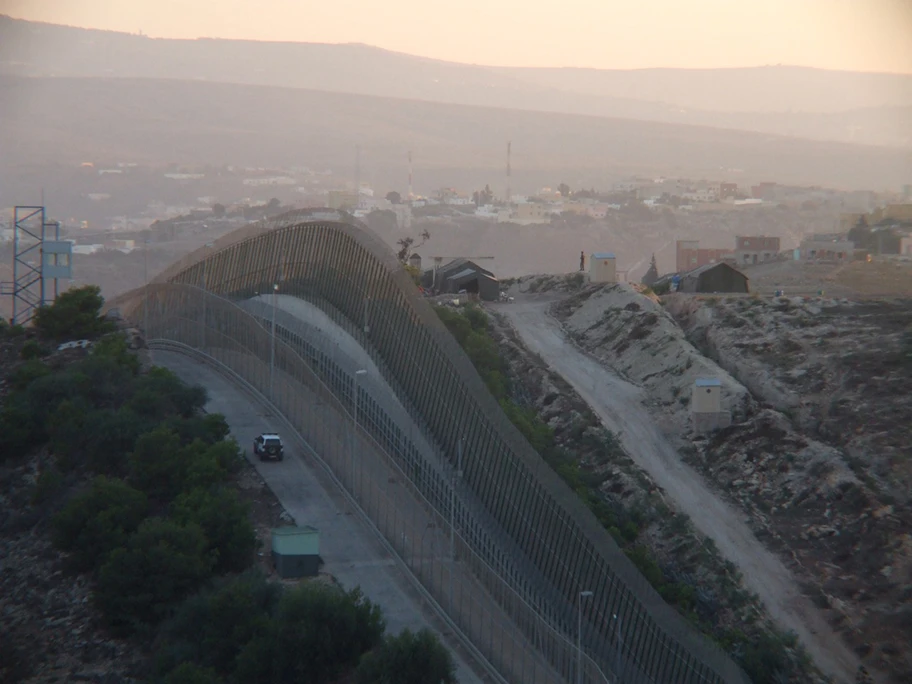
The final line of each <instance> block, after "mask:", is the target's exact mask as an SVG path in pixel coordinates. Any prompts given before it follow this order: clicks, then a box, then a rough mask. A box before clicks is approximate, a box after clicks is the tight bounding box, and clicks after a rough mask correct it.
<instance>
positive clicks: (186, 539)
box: [95, 518, 216, 634]
mask: <svg viewBox="0 0 912 684" xmlns="http://www.w3.org/2000/svg"><path fill="white" fill-rule="evenodd" d="M208 547H209V543H208V540H207V539H206V535H205V534H204V533H203V530H202V529H201V528H200V526H199V525H197V524H195V523H190V524H187V525H180V524H178V523H176V522H173V521H171V520H165V519H163V518H149V519H148V520H145V521H144V522H143V523H142V524H141V525H140V526H139V528H138V529H137V530H136V532H134V533H133V535H132V536H131V537H130V539H129V542H128V544H127V546H126V547H125V548H118V549H115V550H114V551H112V552H111V554H110V555H109V556H108V559H107V561H106V562H105V564H104V565H102V566H101V569H100V570H99V572H98V580H97V585H96V589H95V601H96V603H97V604H98V607H99V608H100V609H101V611H102V612H103V613H104V615H105V618H106V619H107V621H108V624H109V626H110V627H111V629H112V630H114V631H115V632H116V633H118V634H130V633H135V632H138V631H144V630H146V629H148V628H149V627H150V626H154V625H156V624H157V623H159V622H160V621H161V620H162V619H163V618H165V617H166V616H167V615H168V614H169V613H170V612H171V610H172V609H173V607H174V605H175V604H176V603H177V602H178V601H180V600H182V599H184V598H186V597H187V596H189V595H190V594H191V593H192V592H193V591H195V590H196V589H198V588H199V587H200V585H201V584H202V583H203V582H204V581H205V580H206V579H208V578H209V576H210V574H211V572H212V567H213V566H214V565H215V560H216V559H215V557H214V554H213V553H212V552H211V551H210V550H209V548H208Z"/></svg>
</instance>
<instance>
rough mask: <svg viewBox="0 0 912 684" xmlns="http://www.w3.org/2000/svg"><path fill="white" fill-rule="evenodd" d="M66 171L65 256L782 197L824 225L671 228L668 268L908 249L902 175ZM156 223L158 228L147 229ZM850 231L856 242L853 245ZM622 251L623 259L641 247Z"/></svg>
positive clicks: (775, 203) (725, 205)
mask: <svg viewBox="0 0 912 684" xmlns="http://www.w3.org/2000/svg"><path fill="white" fill-rule="evenodd" d="M70 180H71V183H70V185H71V186H73V187H75V188H77V189H80V190H82V191H81V192H76V193H73V192H72V191H70V192H68V193H67V195H68V196H66V197H63V198H61V197H55V196H51V197H49V202H48V204H49V211H50V212H51V213H52V214H54V215H55V218H56V219H57V220H60V221H61V223H62V224H63V233H64V236H65V237H66V238H67V239H70V240H72V241H73V243H74V247H73V251H74V254H92V253H96V252H100V251H103V250H119V251H122V252H129V251H130V250H132V249H135V248H136V247H137V244H138V242H137V240H138V236H134V235H132V234H134V233H137V232H139V231H145V230H151V231H152V232H151V233H150V234H148V235H147V239H149V240H151V241H153V242H158V241H161V240H163V239H168V237H169V235H171V234H172V233H173V232H174V231H175V228H176V227H177V228H178V229H179V227H180V225H181V224H182V223H188V222H189V223H193V224H195V225H197V228H200V229H203V230H205V229H207V228H208V225H207V224H206V221H207V220H211V221H212V222H213V223H214V224H219V225H220V226H221V227H222V228H223V229H230V228H232V227H236V226H237V225H242V224H244V223H245V222H248V221H253V220H259V219H262V218H263V217H264V216H265V215H267V214H270V213H274V212H275V210H276V209H278V208H279V207H281V208H282V209H283V210H288V209H290V208H325V209H331V210H337V211H345V212H347V213H349V214H351V215H353V216H354V217H356V218H359V219H362V220H365V221H368V222H369V223H373V222H374V221H371V220H370V219H372V218H373V219H377V218H382V219H385V221H384V222H385V223H389V222H390V221H394V222H395V226H396V228H398V229H399V230H406V231H407V230H409V229H410V228H411V227H412V225H413V223H414V222H416V221H418V220H420V221H422V222H425V223H430V224H433V223H434V222H435V221H437V222H440V221H451V220H453V219H454V218H455V219H458V218H472V219H475V220H479V221H483V222H486V223H497V224H514V225H518V226H528V225H536V224H550V223H552V222H553V221H555V220H559V219H560V218H561V217H564V218H567V219H569V220H571V221H572V220H574V219H575V220H577V221H582V222H584V223H586V222H599V221H604V220H605V219H606V218H607V217H609V215H611V214H612V213H629V212H631V211H639V212H653V213H660V214H671V215H681V214H688V213H709V212H720V211H731V210H737V209H748V208H749V209H757V208H764V207H765V208H779V207H790V208H794V209H797V210H808V209H813V210H817V211H818V212H819V211H824V212H827V213H829V214H832V216H833V219H832V227H831V229H830V230H829V231H828V232H825V233H822V234H809V235H806V236H804V238H803V239H802V240H801V241H800V244H792V245H787V244H784V243H783V241H781V240H780V239H779V238H777V237H766V236H757V237H755V238H743V239H742V238H740V237H739V238H738V239H737V241H736V243H735V244H709V243H704V242H703V241H699V240H694V239H687V238H688V236H686V235H681V236H679V237H680V238H681V239H680V240H678V241H677V246H676V253H675V270H677V271H685V270H688V269H690V268H696V267H699V266H703V265H706V264H709V263H714V262H716V261H725V260H727V261H731V262H732V263H736V264H742V265H743V264H747V263H756V262H757V261H763V260H767V259H770V258H773V257H774V256H775V257H777V258H778V255H779V254H780V252H782V251H783V250H784V249H791V250H795V251H794V254H795V257H796V258H802V259H808V258H826V259H833V260H836V261H839V260H845V259H851V258H852V257H853V253H854V250H855V248H856V247H859V248H865V249H872V250H873V251H874V252H875V253H878V254H879V253H884V254H901V255H910V254H912V185H906V186H904V187H903V188H902V190H901V191H900V192H895V193H887V192H872V191H852V192H844V191H839V190H833V189H827V188H822V187H793V186H787V185H781V184H778V183H776V182H772V181H768V182H760V183H757V184H753V185H745V186H741V185H739V184H738V183H735V182H732V181H727V180H694V179H686V178H664V177H659V178H644V177H631V178H626V179H621V180H618V181H617V182H615V183H614V184H613V185H612V187H610V188H607V189H595V188H590V189H586V188H571V187H570V186H569V185H567V184H565V183H559V184H556V185H555V186H554V187H543V188H540V189H538V190H537V191H535V192H532V193H529V194H520V193H514V192H512V191H511V190H510V187H509V181H510V179H509V178H507V179H506V181H504V180H502V181H501V184H500V185H501V187H500V188H498V189H497V190H495V189H492V187H491V186H490V185H486V186H485V187H482V188H452V187H444V188H438V189H436V190H434V191H431V192H426V193H419V192H415V191H413V189H412V188H411V187H410V186H409V184H408V183H407V182H406V183H403V187H402V188H401V189H396V190H389V191H379V192H378V191H377V190H375V189H374V188H373V187H371V186H370V185H369V184H367V183H363V182H360V181H357V180H355V181H353V180H352V179H350V178H349V179H345V178H342V177H340V176H339V175H337V174H334V173H333V172H332V171H329V170H317V169H310V168H306V167H293V168H287V169H267V168H240V167H234V166H226V167H223V168H217V169H215V168H212V167H204V168H182V167H179V168H167V169H164V170H162V169H158V170H156V169H151V168H144V167H141V166H139V165H137V164H135V163H131V162H118V163H115V164H107V165H106V164H102V165H99V164H95V163H93V162H85V163H83V164H81V165H80V167H79V168H78V169H76V170H74V171H73V172H72V176H71V178H70ZM153 181H154V182H153ZM355 183H357V190H356V188H355ZM136 185H141V186H142V188H143V189H144V190H145V191H146V192H150V193H151V194H152V196H153V197H155V190H156V189H157V190H158V192H159V195H160V197H158V198H156V199H153V200H152V201H146V202H142V201H132V200H131V198H132V197H133V196H135V195H136V190H137V188H136V187H135V186H136ZM148 196H149V195H146V197H148ZM61 200H62V201H61ZM61 204H63V206H61ZM58 207H59V208H60V209H62V210H63V211H62V212H61V211H60V209H58ZM112 209H114V210H116V209H120V210H121V211H122V213H114V214H112V213H111V210H112ZM2 211H3V215H4V217H10V216H11V214H12V208H11V207H8V208H5V209H3V210H2ZM377 212H381V213H382V214H381V215H378V214H377ZM61 213H63V214H64V215H63V216H61ZM156 227H159V229H160V233H159V234H155V233H156V230H155V229H156ZM861 227H863V228H864V229H865V230H866V231H867V233H864V234H861V235H859V234H858V231H857V230H856V233H855V234H854V237H855V238H856V240H855V241H854V242H853V241H852V240H850V238H849V233H850V232H851V231H853V229H859V228H861ZM171 237H172V238H173V235H171ZM859 237H860V238H861V242H863V243H864V244H855V243H856V242H859ZM12 239H13V230H12V226H9V227H6V228H2V229H0V241H2V242H8V241H10V240H12ZM142 239H146V238H142ZM850 243H852V244H850ZM625 256H626V257H627V258H630V259H634V260H635V259H641V257H642V255H639V254H637V255H625Z"/></svg>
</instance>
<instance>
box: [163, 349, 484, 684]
mask: <svg viewBox="0 0 912 684" xmlns="http://www.w3.org/2000/svg"><path fill="white" fill-rule="evenodd" d="M151 355H152V361H153V363H155V364H156V365H159V366H164V367H165V368H168V369H170V370H171V371H173V372H175V373H177V374H178V375H179V376H180V377H181V378H183V379H184V380H185V381H186V382H188V383H190V384H195V385H202V386H203V387H205V388H206V390H208V393H209V401H208V403H207V404H206V410H207V411H210V412H212V413H221V414H222V415H224V416H225V419H226V420H227V421H228V425H229V426H230V428H231V433H232V436H234V438H235V439H236V440H237V441H238V443H239V444H240V445H241V448H242V449H243V450H244V452H245V454H246V456H247V459H248V460H249V461H250V462H251V463H253V465H254V466H255V467H256V469H257V471H258V472H259V473H260V475H261V476H262V477H263V479H264V480H265V481H266V484H267V485H268V486H269V488H270V489H271V490H272V491H273V492H274V493H275V495H276V497H277V498H278V499H279V501H280V502H281V504H282V506H283V507H284V508H285V510H286V511H288V513H289V514H290V515H291V516H292V517H293V518H294V519H295V522H296V523H297V524H299V525H313V526H314V527H316V528H318V529H319V530H320V556H321V557H322V558H323V560H324V561H325V565H324V566H323V571H324V572H327V573H329V574H331V575H333V576H334V577H335V578H336V579H337V580H338V581H339V582H340V583H341V584H342V586H343V587H345V588H346V589H351V588H353V587H355V586H359V585H360V587H361V589H362V591H363V592H364V594H365V595H366V596H367V597H368V598H370V600H371V601H373V602H375V603H377V604H379V605H380V607H381V608H382V609H383V614H384V616H385V618H386V623H387V633H388V634H398V633H399V632H400V631H401V630H402V629H403V628H405V627H408V628H409V629H411V630H412V631H415V630H418V629H421V628H423V627H429V628H431V629H432V630H434V631H435V632H436V633H437V635H438V636H439V637H440V638H441V640H442V641H443V642H444V643H445V644H446V645H447V647H448V648H449V649H450V652H451V653H452V655H453V659H454V661H455V663H456V676H457V677H458V679H459V681H460V682H461V683H462V684H474V683H476V682H478V683H480V682H482V681H489V678H488V677H486V676H485V677H482V676H481V675H480V674H478V673H476V671H475V670H473V668H472V667H470V665H469V663H470V662H471V660H470V659H469V657H468V656H467V654H466V652H465V649H464V647H463V646H462V644H461V643H460V642H459V641H458V640H457V639H456V638H455V637H454V636H453V635H452V634H449V633H448V630H447V629H446V627H445V625H444V624H443V622H442V621H441V620H440V619H439V618H438V617H437V616H436V615H435V614H434V613H433V612H432V611H431V610H430V609H429V608H426V607H425V606H423V605H422V602H421V599H420V596H419V595H418V593H417V592H416V591H415V590H414V588H413V587H412V585H411V583H410V582H409V580H408V579H407V578H406V576H405V574H404V573H403V572H402V571H401V570H400V569H399V567H398V566H397V565H396V563H395V561H394V560H393V559H392V558H391V557H390V555H389V553H388V552H387V551H386V549H385V548H384V547H383V546H382V544H381V543H380V542H379V540H378V539H377V537H376V535H375V533H374V532H373V531H372V530H371V529H370V528H369V527H368V526H367V525H366V524H365V523H364V522H363V521H362V520H361V518H360V517H359V516H358V515H356V514H355V513H354V512H353V510H352V509H351V506H350V505H349V504H348V502H347V500H346V499H345V498H344V497H343V495H342V493H341V492H340V491H339V489H338V488H337V487H336V485H335V484H333V483H332V481H331V480H329V478H328V477H327V476H326V474H325V472H323V471H322V469H321V468H320V467H319V466H317V465H316V464H313V463H312V461H311V459H309V458H304V457H303V456H302V448H301V445H300V444H298V443H297V440H295V439H293V438H292V436H291V435H287V434H284V433H285V430H284V429H283V424H282V422H281V421H279V420H276V419H275V418H274V417H273V416H271V415H270V414H268V413H267V410H266V408H265V407H264V406H262V405H260V404H259V403H257V402H255V401H253V399H252V398H251V397H250V396H249V395H248V394H247V393H246V392H244V391H242V390H241V389H240V388H239V387H238V386H236V385H235V384H233V383H231V382H230V381H229V380H228V379H226V378H225V377H224V376H222V375H221V374H219V373H217V372H216V371H214V370H213V369H212V368H210V367H208V366H206V365H205V364H202V363H199V362H197V361H194V360H192V359H190V358H188V357H186V356H183V355H182V354H178V353H175V352H165V351H152V353H151ZM261 432H278V433H279V434H280V435H282V436H283V441H284V442H285V460H284V461H281V462H267V463H261V462H260V461H259V459H254V458H253V456H252V453H251V447H252V444H253V438H254V437H256V436H257V435H258V434H260V433H261Z"/></svg>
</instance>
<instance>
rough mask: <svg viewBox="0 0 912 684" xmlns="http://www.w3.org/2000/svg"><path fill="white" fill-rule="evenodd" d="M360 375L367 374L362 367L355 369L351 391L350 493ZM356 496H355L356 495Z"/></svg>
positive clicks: (356, 432) (353, 484)
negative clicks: (352, 423)
mask: <svg viewBox="0 0 912 684" xmlns="http://www.w3.org/2000/svg"><path fill="white" fill-rule="evenodd" d="M362 375H367V371H366V370H364V369H363V368H361V369H359V370H356V371H355V382H354V388H353V391H352V417H353V418H354V421H355V429H354V430H352V437H351V472H352V494H354V493H355V439H356V438H357V435H358V389H359V378H360V377H361V376H362ZM356 498H357V497H356Z"/></svg>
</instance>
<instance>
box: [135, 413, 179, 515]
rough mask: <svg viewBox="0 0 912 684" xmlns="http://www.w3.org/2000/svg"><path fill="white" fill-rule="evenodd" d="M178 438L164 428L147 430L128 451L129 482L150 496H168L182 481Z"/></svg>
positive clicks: (176, 489) (172, 493)
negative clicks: (130, 452)
mask: <svg viewBox="0 0 912 684" xmlns="http://www.w3.org/2000/svg"><path fill="white" fill-rule="evenodd" d="M187 465H188V464H187V459H186V458H185V454H184V453H183V451H182V449H181V443H180V437H178V435H177V434H176V433H174V432H172V431H171V430H169V429H168V428H164V427H160V428H156V429H155V430H152V431H151V432H147V433H146V434H144V435H143V436H142V437H140V438H139V439H138V440H136V447H135V448H134V450H133V453H132V454H130V481H131V482H133V484H135V485H136V486H137V487H138V488H139V489H141V490H142V491H144V492H146V493H147V494H149V496H152V497H153V498H163V499H170V498H171V497H173V496H174V495H175V494H177V493H178V492H179V491H180V489H181V487H182V486H183V484H184V482H185V480H186V473H187Z"/></svg>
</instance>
